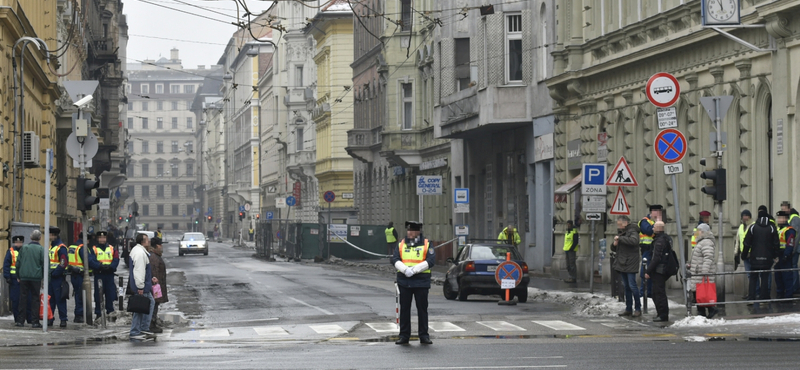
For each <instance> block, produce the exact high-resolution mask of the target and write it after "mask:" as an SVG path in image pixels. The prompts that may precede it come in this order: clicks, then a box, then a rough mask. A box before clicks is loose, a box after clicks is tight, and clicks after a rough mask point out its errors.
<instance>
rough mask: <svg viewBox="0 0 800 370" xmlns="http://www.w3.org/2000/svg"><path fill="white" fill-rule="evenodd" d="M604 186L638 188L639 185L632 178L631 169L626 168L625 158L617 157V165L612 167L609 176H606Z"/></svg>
mask: <svg viewBox="0 0 800 370" xmlns="http://www.w3.org/2000/svg"><path fill="white" fill-rule="evenodd" d="M606 185H608V186H639V183H638V182H636V178H635V177H633V172H632V171H631V168H630V167H629V166H628V161H626V160H625V157H619V161H618V162H617V165H616V166H614V170H612V171H611V174H610V176H608V180H607V181H606Z"/></svg>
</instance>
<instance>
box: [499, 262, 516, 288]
mask: <svg viewBox="0 0 800 370" xmlns="http://www.w3.org/2000/svg"><path fill="white" fill-rule="evenodd" d="M494 279H495V280H497V284H499V285H503V283H502V281H503V279H514V281H515V283H514V286H517V285H519V283H521V282H522V268H521V267H519V265H518V264H517V263H516V262H514V261H503V262H502V263H501V264H499V265H497V270H496V271H495V272H494Z"/></svg>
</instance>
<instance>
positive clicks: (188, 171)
mask: <svg viewBox="0 0 800 370" xmlns="http://www.w3.org/2000/svg"><path fill="white" fill-rule="evenodd" d="M186 176H194V164H192V163H187V164H186Z"/></svg>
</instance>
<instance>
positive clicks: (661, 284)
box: [650, 272, 669, 318]
mask: <svg viewBox="0 0 800 370" xmlns="http://www.w3.org/2000/svg"><path fill="white" fill-rule="evenodd" d="M667 279H669V276H665V275H662V274H659V273H657V272H655V273H653V274H651V275H650V280H651V281H652V282H653V303H654V304H655V306H656V315H657V316H658V317H661V318H668V317H669V301H668V300H667Z"/></svg>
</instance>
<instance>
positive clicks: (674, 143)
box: [653, 128, 687, 164]
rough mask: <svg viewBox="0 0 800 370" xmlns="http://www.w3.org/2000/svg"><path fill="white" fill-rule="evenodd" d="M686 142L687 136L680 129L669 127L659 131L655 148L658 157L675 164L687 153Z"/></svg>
mask: <svg viewBox="0 0 800 370" xmlns="http://www.w3.org/2000/svg"><path fill="white" fill-rule="evenodd" d="M686 144H687V142H686V137H685V136H683V134H682V133H681V132H680V131H678V130H676V129H674V128H668V129H666V130H664V131H661V132H659V133H658V135H657V136H656V142H655V145H653V148H654V149H655V150H656V156H657V157H658V159H660V160H661V161H662V162H664V163H667V164H673V163H678V162H680V161H681V159H683V157H684V156H685V155H686Z"/></svg>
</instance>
